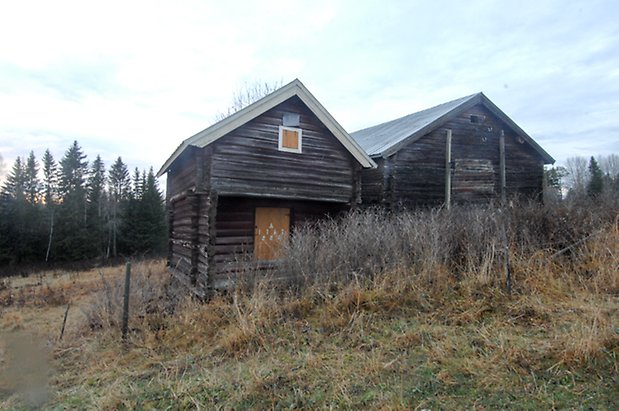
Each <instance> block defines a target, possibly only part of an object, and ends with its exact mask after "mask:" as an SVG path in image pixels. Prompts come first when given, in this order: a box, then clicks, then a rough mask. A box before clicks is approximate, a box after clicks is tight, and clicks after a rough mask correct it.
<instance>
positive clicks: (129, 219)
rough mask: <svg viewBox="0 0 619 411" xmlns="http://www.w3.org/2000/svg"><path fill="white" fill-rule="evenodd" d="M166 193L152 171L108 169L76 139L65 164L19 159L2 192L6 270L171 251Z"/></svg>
mask: <svg viewBox="0 0 619 411" xmlns="http://www.w3.org/2000/svg"><path fill="white" fill-rule="evenodd" d="M166 230H167V229H166V218H165V204H164V200H163V195H162V193H161V191H160V189H159V186H158V183H157V179H156V178H155V175H154V173H153V169H152V167H151V168H150V170H149V171H148V172H146V171H144V170H143V171H141V172H140V170H138V169H137V168H136V169H135V171H134V172H133V174H132V175H130V173H129V169H128V167H127V165H126V164H125V163H124V162H123V160H122V158H121V157H118V158H117V159H116V161H115V162H114V164H112V166H111V167H110V168H109V170H106V167H105V164H104V162H103V160H102V159H101V157H100V156H99V155H97V157H96V158H95V159H94V160H93V161H92V162H89V161H87V156H86V154H84V152H83V150H82V148H81V147H80V145H79V144H78V142H77V141H74V142H73V144H72V145H71V146H70V147H69V148H68V149H67V151H66V152H65V153H64V156H63V157H62V159H60V161H56V160H55V159H54V157H53V155H52V154H51V152H50V151H49V149H47V150H45V153H44V154H43V157H42V159H41V162H39V161H38V160H37V158H36V157H35V154H34V152H32V151H31V152H30V155H29V156H28V157H27V158H20V157H18V158H17V159H16V160H15V163H14V164H13V166H12V168H11V169H10V171H9V174H8V175H7V178H6V180H5V182H4V184H3V185H2V188H1V190H0V265H6V264H23V263H37V262H52V261H54V262H61V261H64V262H68V261H81V260H90V259H95V258H100V259H108V258H113V257H116V256H120V255H136V254H157V253H162V252H163V251H164V250H165V248H166V239H167V231H166Z"/></svg>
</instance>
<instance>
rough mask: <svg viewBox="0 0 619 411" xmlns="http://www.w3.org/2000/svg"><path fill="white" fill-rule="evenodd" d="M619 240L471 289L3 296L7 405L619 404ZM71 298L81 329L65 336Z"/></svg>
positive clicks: (611, 234) (91, 284)
mask: <svg viewBox="0 0 619 411" xmlns="http://www.w3.org/2000/svg"><path fill="white" fill-rule="evenodd" d="M618 268H619V232H618V231H617V229H616V227H611V228H609V229H607V230H605V231H604V232H603V233H601V234H600V235H597V236H596V237H595V238H594V239H592V240H591V241H588V242H586V243H583V244H582V245H581V246H580V248H579V249H578V252H574V253H571V255H569V256H567V255H562V256H559V257H552V253H550V252H545V251H539V252H537V253H534V254H527V255H513V256H512V270H513V274H514V291H513V293H512V294H511V295H508V294H507V293H506V292H505V291H504V289H503V287H502V279H501V271H500V270H495V271H492V270H490V272H491V273H494V274H493V275H490V276H489V275H488V273H487V272H485V274H484V275H483V276H475V275H469V276H464V277H462V278H458V279H455V278H454V277H453V276H451V275H450V274H449V272H448V270H447V269H445V268H444V267H442V268H441V267H440V266H436V267H434V268H433V271H432V272H433V276H432V278H431V279H429V278H428V277H427V276H423V275H418V274H416V273H411V272H409V271H406V272H404V271H398V270H393V271H391V272H389V273H386V274H384V275H381V276H380V277H378V278H372V279H368V278H365V279H357V280H352V281H347V282H339V283H336V282H331V283H329V282H322V283H319V282H316V283H312V284H310V285H308V286H307V287H304V288H303V289H302V291H294V290H292V289H279V287H275V286H273V285H272V284H269V283H268V282H267V281H264V282H259V283H257V284H256V285H255V286H254V287H253V288H251V289H246V290H236V291H234V292H230V293H228V294H222V295H218V296H215V297H214V298H213V299H212V300H211V301H210V302H208V303H199V302H196V301H192V300H191V299H188V298H171V295H172V296H177V295H178V290H174V288H173V287H170V286H169V279H168V277H167V273H166V270H165V267H164V263H163V262H162V261H151V262H141V263H136V264H134V267H133V273H134V278H133V288H132V289H133V293H132V308H131V313H132V315H131V321H130V335H129V340H128V342H127V343H126V344H123V343H121V338H120V332H119V324H118V323H119V319H120V318H119V317H120V311H119V308H118V306H119V303H120V284H121V283H122V276H123V271H124V268H123V267H122V266H120V267H114V268H106V269H102V270H92V271H88V272H78V273H68V272H60V271H59V272H46V273H41V274H40V275H37V276H31V277H28V278H21V277H20V278H10V279H5V280H3V282H2V283H1V284H0V288H1V290H0V307H1V317H0V328H1V331H2V338H1V340H0V361H1V363H2V374H1V375H0V408H2V409H29V408H32V407H42V408H44V409H217V408H222V409H272V408H273V409H284V408H286V409H289V408H302V409H316V408H345V409H346V408H348V409H359V408H366V409H367V408H370V409H433V410H436V409H504V408H510V409H596V410H597V409H619V388H618V387H619V366H618V361H617V360H618V358H617V357H618V355H619V270H618ZM68 304H70V308H69V312H68V319H67V325H66V331H65V334H64V336H63V339H62V340H59V336H60V330H61V327H62V321H63V317H64V313H65V310H66V307H67V305H68Z"/></svg>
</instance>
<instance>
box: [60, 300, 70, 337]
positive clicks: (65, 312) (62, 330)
mask: <svg viewBox="0 0 619 411" xmlns="http://www.w3.org/2000/svg"><path fill="white" fill-rule="evenodd" d="M69 307H71V303H69V304H67V309H66V310H65V311H64V319H63V320H62V329H61V330H60V337H58V341H60V340H62V336H63V335H64V327H65V325H67V316H68V315H69Z"/></svg>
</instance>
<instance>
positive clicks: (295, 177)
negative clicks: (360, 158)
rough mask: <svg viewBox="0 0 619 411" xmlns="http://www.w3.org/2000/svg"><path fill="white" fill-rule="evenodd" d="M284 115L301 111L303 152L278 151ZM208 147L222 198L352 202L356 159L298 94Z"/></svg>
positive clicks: (213, 179)
mask: <svg viewBox="0 0 619 411" xmlns="http://www.w3.org/2000/svg"><path fill="white" fill-rule="evenodd" d="M284 113H296V114H299V115H300V124H299V126H298V127H299V128H301V129H302V130H303V142H302V153H290V152H284V151H279V150H278V130H279V126H280V125H282V117H283V115H284ZM212 148H213V158H212V162H213V164H212V168H211V184H212V189H213V190H215V191H217V192H218V193H219V195H221V196H238V195H242V196H249V197H268V198H290V199H300V200H315V201H329V202H339V203H351V199H352V198H353V196H354V192H355V188H354V185H355V183H356V181H355V179H356V178H358V176H356V174H357V172H356V170H357V167H356V165H355V163H356V161H355V160H354V158H353V157H352V156H351V155H350V153H348V151H347V150H346V149H345V148H344V147H343V146H342V145H341V144H340V143H339V142H338V141H337V140H336V139H335V137H334V136H333V134H331V133H330V132H329V131H328V129H327V128H326V127H325V126H324V125H323V124H322V123H321V122H320V121H319V120H318V118H316V116H315V115H314V114H313V113H312V112H311V111H310V110H309V109H307V107H305V105H304V104H303V103H302V102H301V101H300V100H299V99H298V98H297V97H293V98H291V99H289V100H287V101H286V102H284V103H282V104H280V105H278V106H276V107H275V108H273V109H271V110H269V111H267V112H266V113H264V114H263V115H261V116H259V117H257V118H256V119H254V120H251V121H249V122H248V123H246V124H245V125H243V126H241V127H239V128H238V129H236V130H234V131H232V132H231V133H229V134H228V135H226V136H224V137H222V138H221V139H220V140H218V141H217V142H215V143H214V144H212ZM353 202H354V201H353Z"/></svg>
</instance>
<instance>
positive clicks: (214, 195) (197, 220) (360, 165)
mask: <svg viewBox="0 0 619 411" xmlns="http://www.w3.org/2000/svg"><path fill="white" fill-rule="evenodd" d="M372 167H376V164H375V163H374V162H373V161H372V160H371V159H370V157H369V156H368V155H367V154H366V153H365V152H364V151H363V149H361V147H360V146H359V145H358V144H357V143H356V142H355V140H354V139H352V138H351V137H350V135H349V134H348V133H347V132H346V131H345V130H344V129H343V128H342V127H341V126H340V125H339V124H338V123H337V122H336V121H335V119H334V118H333V117H332V116H331V115H330V114H329V113H328V112H327V110H325V108H324V107H323V106H322V105H321V104H320V103H319V102H318V101H317V100H316V98H314V97H313V96H312V94H311V93H310V92H309V91H308V90H307V89H306V88H305V86H303V84H302V83H301V82H300V81H298V80H295V81H293V82H291V83H289V84H287V85H286V86H284V87H282V88H280V89H279V90H277V91H275V92H273V93H271V94H269V95H268V96H266V97H264V98H262V99H261V100H259V101H257V102H255V103H253V104H251V105H250V106H248V107H246V108H244V109H243V110H240V111H238V112H237V113H235V114H233V115H231V116H230V117H228V118H226V119H224V120H222V121H220V122H218V123H216V124H214V125H212V126H211V127H209V128H207V129H205V130H203V131H201V132H199V133H198V134H196V135H194V136H193V137H190V138H188V139H187V140H185V141H184V142H183V143H182V144H181V145H180V146H179V147H178V148H177V149H176V151H175V152H174V153H173V154H172V156H170V158H169V159H168V160H167V161H166V162H165V164H164V165H163V166H162V168H161V170H160V171H159V173H158V175H159V176H161V175H163V174H165V173H167V190H166V200H167V208H168V216H169V217H168V218H169V230H170V232H169V255H168V263H169V266H170V270H172V271H173V273H174V274H175V275H176V276H177V277H178V278H180V279H182V280H184V281H186V282H187V283H188V284H191V285H193V286H194V287H195V290H196V291H198V292H205V291H206V290H209V289H214V288H221V287H226V286H227V285H228V284H229V280H231V279H232V280H233V279H234V277H235V275H236V274H235V272H236V271H237V268H238V267H237V263H236V261H235V257H236V256H238V255H240V254H244V255H249V256H253V260H254V261H255V262H256V263H257V264H259V265H262V266H269V264H271V263H272V261H273V260H275V259H277V256H278V250H279V248H280V245H281V243H282V242H283V241H284V240H285V239H286V238H287V236H288V235H289V232H290V230H291V228H293V227H294V226H295V225H297V224H301V223H302V222H304V221H308V220H312V219H316V218H320V217H322V216H324V215H327V214H333V213H338V212H341V211H343V210H348V209H350V208H351V207H355V206H356V205H357V204H358V203H360V202H361V170H362V169H364V168H372Z"/></svg>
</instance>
